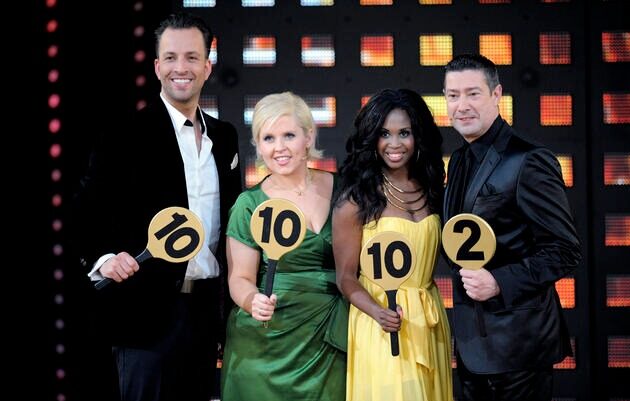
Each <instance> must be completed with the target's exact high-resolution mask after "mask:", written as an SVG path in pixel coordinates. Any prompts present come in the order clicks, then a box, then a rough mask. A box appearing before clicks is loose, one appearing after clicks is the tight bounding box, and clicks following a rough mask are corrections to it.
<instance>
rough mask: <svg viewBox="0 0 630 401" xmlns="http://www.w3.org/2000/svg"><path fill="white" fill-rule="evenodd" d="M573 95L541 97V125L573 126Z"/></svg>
mask: <svg viewBox="0 0 630 401" xmlns="http://www.w3.org/2000/svg"><path fill="white" fill-rule="evenodd" d="M572 104H573V101H572V97H571V95H566V94H562V95H540V125H542V126H562V125H573V108H572Z"/></svg>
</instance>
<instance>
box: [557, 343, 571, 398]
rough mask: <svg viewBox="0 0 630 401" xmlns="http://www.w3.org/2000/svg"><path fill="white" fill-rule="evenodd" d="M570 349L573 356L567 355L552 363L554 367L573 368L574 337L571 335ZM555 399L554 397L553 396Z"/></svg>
mask: <svg viewBox="0 0 630 401" xmlns="http://www.w3.org/2000/svg"><path fill="white" fill-rule="evenodd" d="M569 341H570V342H571V349H572V350H573V356H567V357H566V358H564V359H563V360H562V361H560V362H558V363H555V364H554V365H553V368H554V369H575V367H576V364H575V338H573V337H571V339H570V340H569ZM554 399H555V398H554Z"/></svg>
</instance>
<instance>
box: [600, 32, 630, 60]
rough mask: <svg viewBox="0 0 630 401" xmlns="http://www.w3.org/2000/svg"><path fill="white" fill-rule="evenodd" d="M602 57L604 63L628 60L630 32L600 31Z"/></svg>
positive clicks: (629, 55) (629, 56) (629, 54)
mask: <svg viewBox="0 0 630 401" xmlns="http://www.w3.org/2000/svg"><path fill="white" fill-rule="evenodd" d="M602 58H603V59H604V61H605V62H606V63H626V62H628V61H630V32H602Z"/></svg>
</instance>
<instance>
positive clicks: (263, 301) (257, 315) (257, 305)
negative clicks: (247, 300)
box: [251, 292, 278, 322]
mask: <svg viewBox="0 0 630 401" xmlns="http://www.w3.org/2000/svg"><path fill="white" fill-rule="evenodd" d="M277 300H278V297H277V296H276V294H271V296H270V297H268V296H266V295H265V294H263V293H260V292H259V293H257V294H255V295H254V298H253V299H252V313H251V315H252V317H253V318H254V319H256V320H258V321H261V322H267V321H269V320H271V316H273V312H274V310H276V301H277Z"/></svg>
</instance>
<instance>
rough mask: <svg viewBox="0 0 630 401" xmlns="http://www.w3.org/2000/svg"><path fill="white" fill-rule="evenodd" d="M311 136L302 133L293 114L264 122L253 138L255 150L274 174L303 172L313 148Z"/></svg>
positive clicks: (302, 130)
mask: <svg viewBox="0 0 630 401" xmlns="http://www.w3.org/2000/svg"><path fill="white" fill-rule="evenodd" d="M312 140H313V138H312V133H311V132H305V131H304V129H303V128H302V127H300V126H299V124H298V122H297V119H296V118H295V117H294V116H292V115H285V116H281V117H279V118H278V119H276V120H275V121H274V120H268V121H266V122H265V123H264V124H263V125H262V127H261V128H260V132H259V134H258V137H257V138H256V150H257V152H258V154H260V156H261V158H262V159H263V161H264V162H265V165H266V166H267V168H268V169H269V170H270V171H271V172H272V173H274V174H281V175H291V174H293V173H296V172H303V171H305V168H306V162H307V159H308V153H307V148H309V147H311V146H312Z"/></svg>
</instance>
